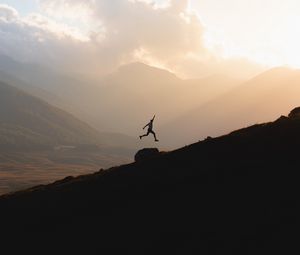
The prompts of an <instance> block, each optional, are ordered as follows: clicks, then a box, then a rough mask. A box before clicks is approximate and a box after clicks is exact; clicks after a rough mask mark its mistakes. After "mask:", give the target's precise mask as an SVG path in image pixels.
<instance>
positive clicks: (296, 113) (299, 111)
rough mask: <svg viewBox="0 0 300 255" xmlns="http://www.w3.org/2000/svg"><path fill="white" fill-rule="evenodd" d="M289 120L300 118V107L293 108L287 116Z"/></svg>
mask: <svg viewBox="0 0 300 255" xmlns="http://www.w3.org/2000/svg"><path fill="white" fill-rule="evenodd" d="M289 118H300V107H297V108H295V109H294V110H292V111H291V112H290V114H289Z"/></svg>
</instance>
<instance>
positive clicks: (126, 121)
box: [85, 63, 239, 135]
mask: <svg viewBox="0 0 300 255" xmlns="http://www.w3.org/2000/svg"><path fill="white" fill-rule="evenodd" d="M238 83H239V81H237V80H235V79H232V78H229V77H225V76H214V77H207V78H203V79H199V80H181V79H179V78H178V77H176V76H175V75H174V74H172V73H170V72H167V71H165V70H161V69H158V68H154V67H150V66H147V65H145V64H141V63H133V64H130V65H127V66H123V67H121V68H120V69H119V70H118V71H117V72H115V73H113V74H111V75H109V76H107V77H105V78H103V79H102V80H101V82H100V83H99V85H100V86H99V88H98V93H95V92H93V93H90V95H89V96H88V98H87V100H89V103H88V104H86V107H87V109H89V110H88V112H89V114H90V116H89V120H88V119H85V120H86V121H89V122H92V123H93V125H94V126H100V125H102V126H103V127H104V129H105V128H106V129H108V128H110V129H113V130H115V131H121V130H124V132H126V133H129V134H131V135H133V134H136V133H137V128H139V127H141V126H143V125H144V122H146V121H148V119H149V118H152V116H153V115H154V114H157V123H156V124H157V125H158V126H160V125H163V124H164V123H167V122H169V121H170V120H171V119H173V118H175V117H177V116H179V115H180V114H183V113H184V112H186V111H188V110H190V109H193V108H194V107H196V106H199V105H200V104H201V103H204V102H207V101H209V100H211V99H213V98H214V97H216V96H218V95H220V94H222V92H224V91H228V90H230V89H231V88H233V87H234V86H236V85H237V84H238ZM93 89H94V88H93ZM89 107H91V108H89Z"/></svg>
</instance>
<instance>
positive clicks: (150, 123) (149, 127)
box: [140, 115, 158, 142]
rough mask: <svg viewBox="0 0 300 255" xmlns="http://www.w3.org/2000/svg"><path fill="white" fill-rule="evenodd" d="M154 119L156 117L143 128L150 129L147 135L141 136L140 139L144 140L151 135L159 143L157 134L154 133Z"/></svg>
mask: <svg viewBox="0 0 300 255" xmlns="http://www.w3.org/2000/svg"><path fill="white" fill-rule="evenodd" d="M154 119H155V115H154V117H153V118H152V120H150V122H149V123H148V124H147V125H146V126H144V127H143V129H145V128H146V127H148V131H147V134H144V135H140V139H142V138H143V137H145V136H148V135H149V134H150V133H151V134H152V135H153V136H154V139H155V142H158V140H157V138H156V134H155V132H154V131H153V121H154Z"/></svg>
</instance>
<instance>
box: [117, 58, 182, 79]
mask: <svg viewBox="0 0 300 255" xmlns="http://www.w3.org/2000/svg"><path fill="white" fill-rule="evenodd" d="M117 72H118V73H132V72H134V73H137V72H138V73H141V74H154V73H155V74H161V75H166V76H172V77H173V78H177V76H176V75H175V74H174V73H172V72H170V71H168V70H166V69H163V68H159V67H155V66H151V65H147V64H145V63H142V62H132V63H129V64H126V65H122V66H120V67H119V68H118V71H117Z"/></svg>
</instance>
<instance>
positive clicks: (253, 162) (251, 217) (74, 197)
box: [0, 109, 300, 254]
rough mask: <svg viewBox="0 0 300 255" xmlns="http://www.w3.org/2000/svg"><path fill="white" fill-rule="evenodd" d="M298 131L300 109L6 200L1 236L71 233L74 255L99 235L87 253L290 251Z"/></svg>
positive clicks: (295, 220) (1, 205)
mask: <svg viewBox="0 0 300 255" xmlns="http://www.w3.org/2000/svg"><path fill="white" fill-rule="evenodd" d="M299 130H300V109H297V110H296V111H294V112H293V114H291V115H290V117H289V118H286V117H282V118H280V119H278V120H277V121H275V122H272V123H266V124H261V125H255V126H252V127H249V128H247V129H242V130H238V131H236V132H233V133H231V134H229V135H227V136H223V137H219V138H216V139H210V140H206V141H203V142H199V143H196V144H193V145H190V146H187V147H184V148H182V149H179V150H176V151H173V152H170V153H166V154H162V155H161V156H159V157H157V158H156V159H153V160H151V161H144V162H141V163H133V164H130V165H125V166H121V167H118V168H113V169H110V170H108V171H100V172H98V173H95V174H92V175H88V176H81V177H78V178H67V179H65V180H62V181H58V182H56V183H54V184H52V185H48V186H40V187H36V188H34V189H30V190H27V191H23V192H19V193H16V194H12V195H7V196H3V197H2V198H1V199H0V211H1V213H2V215H3V216H2V219H5V220H3V222H2V223H1V225H2V229H3V230H5V229H7V230H10V231H12V232H14V233H15V232H16V231H20V230H22V231H25V232H26V231H38V232H39V231H43V237H44V238H47V237H50V236H53V234H54V235H56V234H60V235H62V236H64V237H70V238H72V236H74V235H75V234H76V236H77V238H79V239H80V240H81V242H80V243H78V245H76V246H71V247H70V246H68V248H69V249H72V250H73V248H74V249H75V247H76V249H78V247H79V246H80V245H81V244H82V246H83V247H85V249H87V248H86V245H85V244H83V242H84V240H86V241H87V240H90V239H89V238H92V237H93V236H94V235H95V233H97V242H96V244H97V245H95V246H92V247H95V248H97V247H101V251H105V249H108V250H109V251H110V252H117V251H118V252H123V253H128V254H129V253H130V254H133V253H134V254H153V253H155V251H157V250H159V251H160V252H161V253H167V254H171V253H172V254H284V253H286V254H291V253H293V252H294V251H295V248H298V239H297V237H296V236H297V233H298V229H299V212H298V207H297V204H298V202H299V198H298V197H299V196H298V194H299V188H298V179H299V173H298V169H299V167H300V162H299V160H298V148H299V146H300V132H299ZM47 232H48V234H47ZM72 233H73V234H74V235H72ZM64 240H65V239H64ZM51 241H52V245H54V246H55V245H58V244H57V243H55V242H53V239H51ZM91 245H92V244H91ZM88 247H89V246H88ZM97 250H98V248H97Z"/></svg>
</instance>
